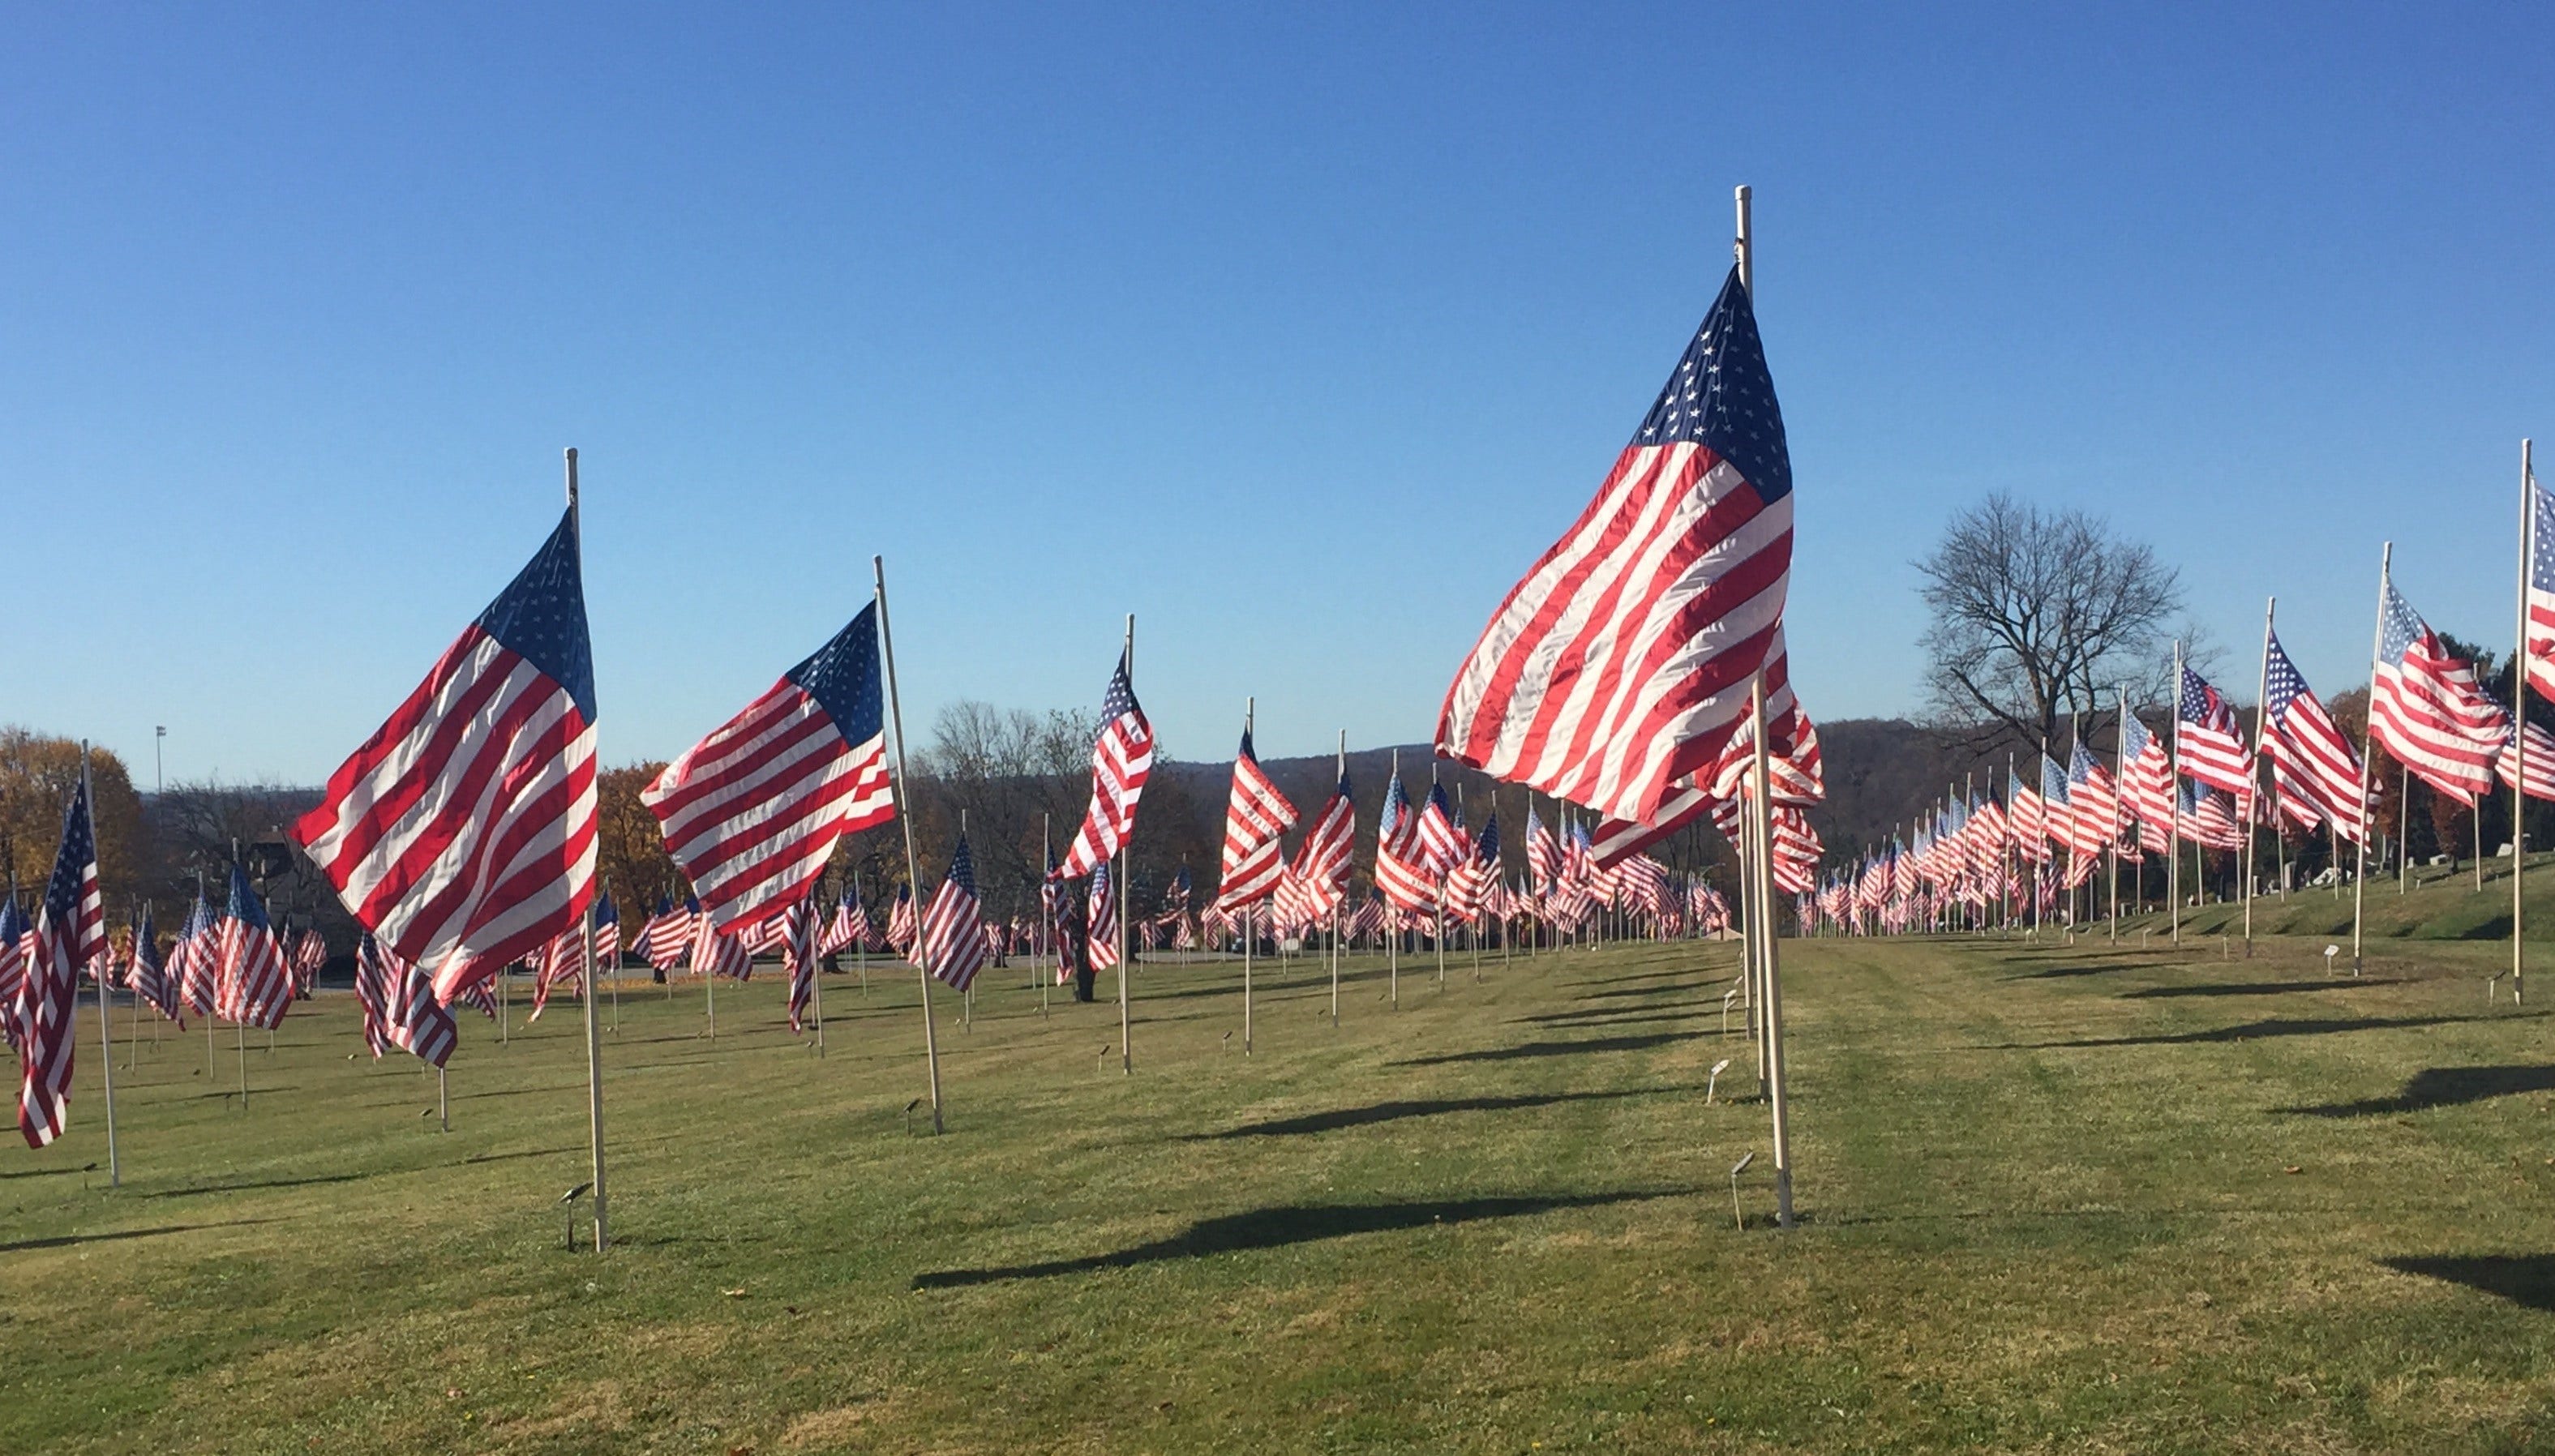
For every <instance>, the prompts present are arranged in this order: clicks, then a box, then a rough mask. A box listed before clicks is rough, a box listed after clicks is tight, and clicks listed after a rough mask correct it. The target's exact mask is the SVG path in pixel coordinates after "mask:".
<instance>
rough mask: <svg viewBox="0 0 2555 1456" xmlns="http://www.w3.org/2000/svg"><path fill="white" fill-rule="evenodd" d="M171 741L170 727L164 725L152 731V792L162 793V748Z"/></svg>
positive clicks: (154, 793)
mask: <svg viewBox="0 0 2555 1456" xmlns="http://www.w3.org/2000/svg"><path fill="white" fill-rule="evenodd" d="M168 741H169V725H168V724H166V723H163V724H161V725H159V726H158V727H156V728H154V729H152V730H151V792H152V794H153V796H154V797H157V796H158V795H159V793H160V779H161V772H160V746H161V745H162V744H164V743H167V742H168Z"/></svg>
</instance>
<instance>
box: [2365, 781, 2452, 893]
mask: <svg viewBox="0 0 2555 1456" xmlns="http://www.w3.org/2000/svg"><path fill="white" fill-rule="evenodd" d="M2438 837H2439V836H2438V835H2433V836H2432V839H2433V840H2434V842H2436V841H2437V840H2438ZM2412 847H2413V770H2412V768H2411V767H2410V766H2409V765H2398V766H2397V768H2396V771H2395V893H2396V894H2397V895H2406V894H2409V893H2411V891H2412V889H2413V886H2412V878H2413V855H2412ZM2378 863H2379V864H2380V865H2381V866H2382V865H2383V864H2384V863H2385V857H2384V856H2382V855H2381V856H2379V857H2378Z"/></svg>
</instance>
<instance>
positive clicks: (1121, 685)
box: [1056, 653, 1154, 880]
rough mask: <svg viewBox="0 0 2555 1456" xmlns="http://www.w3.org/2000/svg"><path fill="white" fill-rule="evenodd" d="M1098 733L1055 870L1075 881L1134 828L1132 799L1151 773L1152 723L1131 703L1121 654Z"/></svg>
mask: <svg viewBox="0 0 2555 1456" xmlns="http://www.w3.org/2000/svg"><path fill="white" fill-rule="evenodd" d="M1100 718H1101V723H1100V737H1099V738H1098V739H1097V740H1095V741H1094V742H1093V743H1092V745H1091V807H1090V808H1088V809H1087V810H1085V811H1084V812H1083V815H1082V827H1081V828H1079V829H1076V830H1075V831H1074V833H1073V844H1072V846H1071V847H1070V848H1068V849H1067V850H1066V851H1065V854H1064V864H1063V866H1062V867H1061V868H1059V869H1058V870H1057V871H1056V873H1057V874H1059V875H1062V876H1063V877H1064V878H1066V879H1068V880H1079V879H1081V878H1082V877H1083V876H1085V875H1088V874H1090V873H1091V872H1092V871H1093V870H1094V869H1096V868H1098V867H1099V865H1100V863H1101V862H1102V861H1103V860H1106V859H1108V858H1109V857H1110V856H1111V855H1114V854H1116V853H1117V852H1118V850H1119V847H1120V846H1121V845H1124V844H1125V843H1126V842H1127V836H1129V835H1130V834H1133V833H1135V832H1136V801H1137V800H1138V799H1139V798H1141V797H1143V796H1144V792H1145V780H1146V778H1147V777H1148V776H1150V775H1151V774H1152V773H1153V772H1154V725H1153V724H1151V723H1148V722H1146V721H1145V710H1144V708H1142V707H1140V706H1139V705H1138V704H1137V702H1136V689H1135V688H1134V687H1133V686H1132V685H1131V684H1130V683H1129V682H1128V680H1127V657H1126V655H1125V654H1124V653H1121V654H1119V657H1118V670H1117V671H1115V672H1112V673H1111V674H1109V691H1108V692H1107V693H1106V694H1104V695H1103V696H1102V697H1101V699H1100Z"/></svg>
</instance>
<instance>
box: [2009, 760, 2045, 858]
mask: <svg viewBox="0 0 2555 1456" xmlns="http://www.w3.org/2000/svg"><path fill="white" fill-rule="evenodd" d="M2005 796H2006V800H2007V803H2009V804H2010V805H2012V807H2010V808H2008V809H2007V811H2006V817H2007V820H2009V821H2010V822H2011V823H2012V825H2013V847H2014V849H2015V850H2017V851H2018V852H2020V854H2021V855H2022V857H2023V858H2024V859H2027V860H2031V861H2033V862H2034V863H2041V862H2045V861H2047V860H2048V858H2049V833H2048V831H2049V809H2048V806H2047V805H2046V804H2044V803H2042V802H2041V798H2040V795H2039V794H2038V793H2036V792H2034V791H2033V790H2032V789H2029V788H2027V787H2026V786H2025V785H2024V784H2023V782H2022V775H2021V774H2019V773H2017V772H2016V771H2014V770H2013V769H2012V768H2009V767H2008V768H2007V770H2006V771H2005Z"/></svg>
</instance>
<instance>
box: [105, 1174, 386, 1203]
mask: <svg viewBox="0 0 2555 1456" xmlns="http://www.w3.org/2000/svg"><path fill="white" fill-rule="evenodd" d="M371 1176H372V1174H371V1173H313V1174H311V1175H310V1176H309V1177H306V1178H257V1179H253V1180H251V1181H248V1182H241V1183H202V1184H198V1185H197V1186H195V1187H192V1188H163V1189H161V1190H160V1191H158V1192H156V1193H145V1194H143V1195H142V1196H143V1197H145V1198H193V1197H195V1196H197V1195H199V1194H204V1193H245V1192H248V1191H250V1190H252V1189H257V1188H310V1187H317V1186H319V1185H321V1184H325V1183H356V1182H361V1181H363V1180H364V1179H366V1178H369V1177H371Z"/></svg>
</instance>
